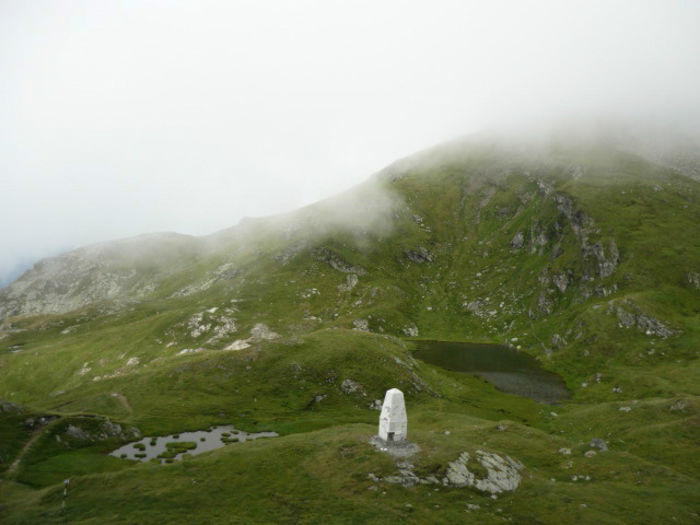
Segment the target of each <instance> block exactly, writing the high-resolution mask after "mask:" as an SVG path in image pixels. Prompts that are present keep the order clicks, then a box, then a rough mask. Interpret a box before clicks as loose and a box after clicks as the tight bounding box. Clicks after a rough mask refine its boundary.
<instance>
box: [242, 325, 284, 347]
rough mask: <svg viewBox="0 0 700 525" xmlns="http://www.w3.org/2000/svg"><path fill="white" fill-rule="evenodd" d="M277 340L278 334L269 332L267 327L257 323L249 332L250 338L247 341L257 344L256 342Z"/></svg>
mask: <svg viewBox="0 0 700 525" xmlns="http://www.w3.org/2000/svg"><path fill="white" fill-rule="evenodd" d="M277 338H279V334H277V333H275V332H273V331H272V330H270V329H269V328H268V327H267V325H265V324H263V323H257V324H256V325H255V326H254V327H253V328H252V329H251V330H250V338H249V339H248V341H250V342H254V343H257V342H258V341H270V340H272V339H277Z"/></svg>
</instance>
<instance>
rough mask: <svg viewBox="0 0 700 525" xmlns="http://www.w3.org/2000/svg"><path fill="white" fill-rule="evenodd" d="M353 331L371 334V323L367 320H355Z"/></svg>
mask: <svg viewBox="0 0 700 525" xmlns="http://www.w3.org/2000/svg"><path fill="white" fill-rule="evenodd" d="M352 326H353V330H360V331H361V332H369V321H367V319H355V320H354V321H353V322H352Z"/></svg>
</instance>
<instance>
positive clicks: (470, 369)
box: [413, 340, 570, 404]
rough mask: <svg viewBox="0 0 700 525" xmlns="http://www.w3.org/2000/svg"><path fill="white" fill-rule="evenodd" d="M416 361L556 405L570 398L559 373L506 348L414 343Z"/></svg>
mask: <svg viewBox="0 0 700 525" xmlns="http://www.w3.org/2000/svg"><path fill="white" fill-rule="evenodd" d="M413 343H414V344H415V346H416V351H415V353H414V354H413V355H414V357H415V358H417V359H420V360H421V361H424V362H426V363H429V364H431V365H436V366H439V367H441V368H444V369H446V370H451V371H455V372H465V373H469V374H472V375H475V376H478V377H481V378H483V379H485V380H486V381H488V382H489V383H492V384H493V385H494V386H495V387H496V388H497V389H498V390H501V391H502V392H507V393H509V394H515V395H518V396H523V397H528V398H530V399H534V400H535V401H538V402H540V403H547V404H554V403H558V402H559V401H561V400H563V399H567V398H568V397H569V396H570V393H569V390H568V389H567V388H566V385H565V384H564V381H563V380H562V379H561V377H559V376H558V375H557V374H555V373H553V372H549V371H547V370H544V369H542V368H541V367H540V365H539V363H538V361H537V360H536V359H535V358H534V357H532V356H530V355H528V354H526V353H524V352H519V351H518V350H516V349H514V348H511V347H509V346H506V345H501V344H493V343H467V342H454V341H433V340H418V341H413Z"/></svg>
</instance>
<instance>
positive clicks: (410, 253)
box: [403, 246, 435, 264]
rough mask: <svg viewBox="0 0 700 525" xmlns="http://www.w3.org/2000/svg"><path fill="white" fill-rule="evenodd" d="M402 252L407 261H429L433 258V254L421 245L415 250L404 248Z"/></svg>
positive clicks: (420, 262)
mask: <svg viewBox="0 0 700 525" xmlns="http://www.w3.org/2000/svg"><path fill="white" fill-rule="evenodd" d="M403 254H404V256H405V257H406V258H407V259H408V260H409V261H412V262H414V263H416V264H423V263H431V262H433V261H434V260H435V256H434V255H433V254H432V253H430V252H429V251H428V250H426V249H425V248H424V247H423V246H418V248H416V249H415V250H405V251H404V252H403Z"/></svg>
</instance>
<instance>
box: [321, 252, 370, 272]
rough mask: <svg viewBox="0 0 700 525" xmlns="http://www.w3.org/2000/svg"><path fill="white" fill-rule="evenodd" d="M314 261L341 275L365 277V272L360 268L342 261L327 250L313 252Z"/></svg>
mask: <svg viewBox="0 0 700 525" xmlns="http://www.w3.org/2000/svg"><path fill="white" fill-rule="evenodd" d="M314 256H315V258H316V259H318V260H320V261H323V262H325V263H327V264H328V265H329V266H330V267H331V268H333V269H334V270H337V271H339V272H343V273H354V274H357V275H365V274H366V273H367V270H365V269H364V268H363V267H362V266H358V265H352V264H350V263H349V262H347V261H346V260H345V259H343V258H342V257H341V256H340V255H338V254H337V253H335V252H332V251H331V250H329V249H328V248H319V249H318V250H316V251H315V253H314Z"/></svg>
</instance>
